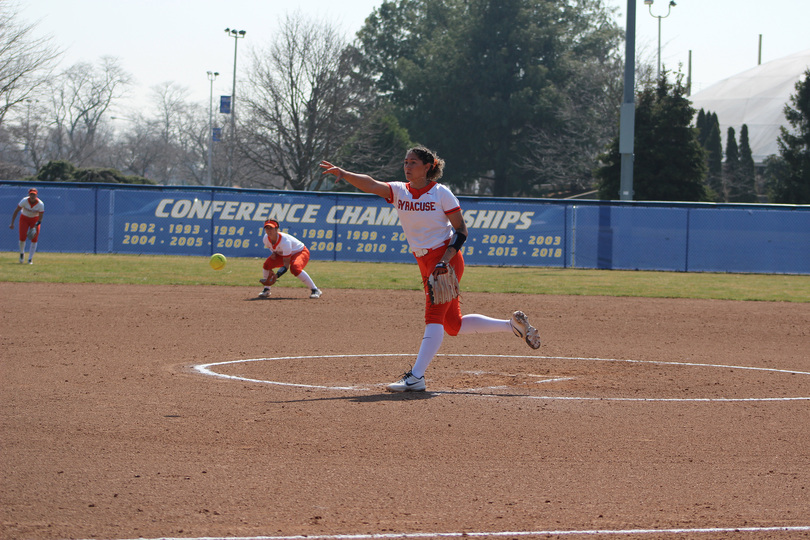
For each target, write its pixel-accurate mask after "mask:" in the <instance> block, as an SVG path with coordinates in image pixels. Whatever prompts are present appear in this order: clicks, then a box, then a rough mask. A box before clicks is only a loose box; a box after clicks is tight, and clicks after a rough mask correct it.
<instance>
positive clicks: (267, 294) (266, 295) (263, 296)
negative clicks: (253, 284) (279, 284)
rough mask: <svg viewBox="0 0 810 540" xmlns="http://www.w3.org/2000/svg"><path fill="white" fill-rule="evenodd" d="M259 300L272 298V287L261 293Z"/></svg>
mask: <svg viewBox="0 0 810 540" xmlns="http://www.w3.org/2000/svg"><path fill="white" fill-rule="evenodd" d="M259 298H270V287H265V288H264V290H263V291H262V292H260V293H259Z"/></svg>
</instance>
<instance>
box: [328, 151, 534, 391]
mask: <svg viewBox="0 0 810 540" xmlns="http://www.w3.org/2000/svg"><path fill="white" fill-rule="evenodd" d="M403 167H404V173H405V179H406V180H407V181H406V182H387V183H386V182H380V181H378V180H375V179H374V178H372V177H370V176H368V175H365V174H358V173H353V172H349V171H346V170H344V169H341V168H340V167H336V166H335V165H332V164H331V163H329V162H328V161H322V162H321V168H323V169H324V171H323V173H324V174H333V175H335V176H336V177H337V180H336V182H337V181H340V180H345V181H347V182H348V183H350V184H351V185H353V186H355V187H356V188H358V189H360V190H361V191H365V192H366V193H373V194H375V195H379V196H380V197H382V198H384V199H385V200H386V201H387V202H389V203H391V204H393V205H394V207H395V208H396V210H397V214H398V216H399V220H400V223H401V224H402V229H403V231H404V232H405V236H406V237H407V239H408V245H409V247H410V249H411V251H412V252H413V255H414V257H416V262H417V263H418V265H419V270H420V273H421V274H422V281H423V283H424V284H425V333H424V336H423V337H422V345H421V346H420V348H419V353H418V354H417V356H416V361H415V362H414V364H413V367H412V368H411V369H410V370H409V371H408V372H406V373H405V374H404V375H403V376H402V378H401V379H400V380H399V381H397V382H395V383H392V384H389V385H388V390H389V391H391V392H415V391H424V390H425V389H426V384H425V371H426V370H427V368H428V365H430V362H431V361H432V360H433V358H434V357H435V356H436V353H438V351H439V347H440V346H441V344H442V341H443V339H444V334H445V332H446V333H447V334H449V335H451V336H456V335H459V334H481V333H494V332H504V333H506V332H510V333H514V334H515V335H516V336H518V337H519V338H521V339H523V340H525V341H526V343H527V344H528V345H529V347H531V348H532V349H537V348H539V347H540V337H539V335H538V332H537V329H536V328H535V327H533V326H532V325H531V324H529V319H528V318H527V317H526V315H525V314H524V313H523V312H522V311H515V312H514V313H512V317H511V318H509V319H493V318H490V317H486V316H484V315H477V314H471V315H464V316H462V315H461V306H460V305H459V300H458V285H457V282H456V280H460V279H461V277H462V275H463V274H464V257H463V256H462V254H461V246H462V245H464V241H465V240H466V239H467V226H466V224H465V223H464V219H463V217H462V214H461V205H460V204H459V201H458V199H457V198H456V196H455V195H453V193H452V192H451V191H450V189H449V188H447V186H445V185H443V184H439V183H437V180H439V179H440V178H441V176H442V172H443V170H444V160H443V159H441V158H439V157H438V156H437V155H436V154H435V153H434V152H432V151H431V150H429V149H427V148H425V147H422V146H418V147H414V148H411V149H410V150H408V152H407V154H406V155H405V162H404V164H403ZM448 282H449V283H450V284H449V285H448ZM439 289H441V294H439V295H437V290H439ZM448 289H449V290H450V291H451V293H450V294H446V292H447V290H448ZM437 296H440V298H437Z"/></svg>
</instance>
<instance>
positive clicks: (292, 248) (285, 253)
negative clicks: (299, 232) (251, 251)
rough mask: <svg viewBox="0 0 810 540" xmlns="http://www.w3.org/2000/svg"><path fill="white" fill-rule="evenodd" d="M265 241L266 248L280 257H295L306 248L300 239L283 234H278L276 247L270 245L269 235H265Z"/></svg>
mask: <svg viewBox="0 0 810 540" xmlns="http://www.w3.org/2000/svg"><path fill="white" fill-rule="evenodd" d="M263 241H264V247H266V248H267V249H269V250H270V251H272V252H273V254H274V255H277V256H279V257H289V256H290V255H295V254H296V253H298V252H299V251H302V250H303V249H304V247H306V246H304V243H303V242H302V241H301V240H299V239H298V238H296V237H294V236H290V235H289V234H284V233H281V232H279V233H278V241H277V242H276V243H275V245H272V244H270V239H269V238H268V237H267V233H265V234H264V239H263Z"/></svg>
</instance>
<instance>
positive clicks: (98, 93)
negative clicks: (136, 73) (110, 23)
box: [50, 57, 131, 166]
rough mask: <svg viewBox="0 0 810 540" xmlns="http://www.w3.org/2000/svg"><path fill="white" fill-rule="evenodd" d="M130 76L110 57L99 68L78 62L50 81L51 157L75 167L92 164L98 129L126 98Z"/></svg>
mask: <svg viewBox="0 0 810 540" xmlns="http://www.w3.org/2000/svg"><path fill="white" fill-rule="evenodd" d="M130 80H131V77H130V76H129V74H128V73H126V72H125V71H124V70H123V69H122V68H121V67H120V66H119V64H118V61H117V60H116V59H114V58H111V57H103V58H102V59H101V62H100V64H99V66H98V67H94V66H92V65H91V64H88V63H79V64H76V65H74V66H72V67H70V68H68V70H67V71H65V72H64V73H62V75H61V76H59V77H57V78H55V79H54V80H53V81H52V82H51V91H52V97H51V107H52V114H53V116H54V118H53V129H52V131H51V134H50V143H51V148H50V152H51V154H52V155H51V158H50V159H63V160H67V161H70V162H72V163H73V164H74V165H76V166H88V165H93V164H94V163H93V160H94V159H96V158H97V154H98V150H99V147H100V146H101V145H100V144H98V143H99V141H98V140H97V136H98V135H100V132H99V127H103V125H104V124H103V123H102V119H103V118H104V116H105V114H106V113H107V111H108V110H109V109H110V106H111V105H112V104H113V102H114V101H115V100H116V99H119V98H121V97H124V96H125V95H126V88H127V86H128V85H129V84H130Z"/></svg>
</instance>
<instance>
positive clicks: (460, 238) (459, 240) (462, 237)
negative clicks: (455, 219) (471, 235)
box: [450, 231, 467, 251]
mask: <svg viewBox="0 0 810 540" xmlns="http://www.w3.org/2000/svg"><path fill="white" fill-rule="evenodd" d="M466 241H467V235H466V234H464V233H463V232H460V231H456V239H455V241H453V243H452V244H450V245H451V246H453V247H454V248H456V251H461V246H463V245H464V242H466Z"/></svg>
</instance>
